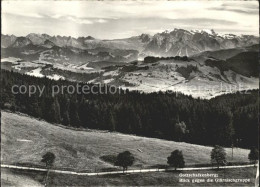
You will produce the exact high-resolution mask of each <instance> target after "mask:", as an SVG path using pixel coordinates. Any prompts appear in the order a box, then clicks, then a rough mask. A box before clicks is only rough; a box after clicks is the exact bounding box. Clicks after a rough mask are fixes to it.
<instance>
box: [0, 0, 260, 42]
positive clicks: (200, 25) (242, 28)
mask: <svg viewBox="0 0 260 187" xmlns="http://www.w3.org/2000/svg"><path fill="white" fill-rule="evenodd" d="M258 7H259V5H258V1H144V0H143V1H138V0H136V1H37V2H36V1H19V0H18V1H17V0H16V1H12V0H8V1H7V0H4V1H2V33H3V34H14V35H16V36H26V35H27V34H29V33H39V34H43V33H46V34H49V35H61V36H73V37H80V36H93V37H95V38H99V39H119V38H127V37H131V36H137V35H140V34H142V33H147V34H151V35H153V34H155V33H158V32H163V31H164V30H173V29H174V28H182V29H186V30H192V29H214V30H215V32H217V33H220V34H226V33H232V34H237V35H240V34H252V35H259V11H258Z"/></svg>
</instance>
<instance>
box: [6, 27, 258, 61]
mask: <svg viewBox="0 0 260 187" xmlns="http://www.w3.org/2000/svg"><path fill="white" fill-rule="evenodd" d="M46 43H48V44H49V45H47V44H46ZM257 43H258V37H256V36H252V35H241V36H236V35H233V34H225V35H220V34H217V33H216V32H215V31H214V30H191V31H187V30H184V29H173V30H166V31H164V32H162V33H157V34H155V35H154V36H151V35H149V34H142V35H140V36H133V37H130V38H126V39H115V40H100V39H95V38H93V37H91V36H87V37H78V38H74V37H70V36H49V35H47V34H35V33H31V34H28V35H27V36H26V37H16V36H14V35H11V36H9V35H2V43H1V47H2V48H21V47H26V46H28V45H30V44H31V45H35V46H43V47H48V48H51V47H53V46H54V45H55V46H58V47H72V48H78V49H82V50H88V49H95V48H109V49H124V50H129V49H130V50H137V51H138V53H139V55H140V56H143V57H144V56H147V55H152V56H164V57H166V56H177V55H178V56H191V55H193V54H197V53H200V52H203V51H212V50H219V49H228V48H235V47H244V46H249V45H253V44H257Z"/></svg>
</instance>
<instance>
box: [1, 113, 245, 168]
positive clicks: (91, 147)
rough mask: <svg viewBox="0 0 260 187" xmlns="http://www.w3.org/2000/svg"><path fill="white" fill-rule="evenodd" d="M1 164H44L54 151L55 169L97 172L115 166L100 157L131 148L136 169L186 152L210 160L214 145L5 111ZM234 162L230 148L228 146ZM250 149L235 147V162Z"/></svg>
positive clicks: (194, 159) (188, 158) (192, 158)
mask: <svg viewBox="0 0 260 187" xmlns="http://www.w3.org/2000/svg"><path fill="white" fill-rule="evenodd" d="M1 138H2V139H1V141H2V151H1V156H2V163H6V164H33V165H41V166H43V165H42V163H41V162H40V160H41V157H42V155H43V154H45V153H46V152H47V151H51V152H53V153H55V155H56V160H55V163H54V167H55V168H67V169H71V170H77V171H82V170H87V171H92V172H93V171H95V170H99V171H100V170H101V169H104V168H112V167H114V166H113V165H112V164H110V163H108V162H105V161H103V160H102V159H100V157H101V156H106V155H116V154H118V153H119V152H122V151H125V150H129V151H130V152H132V153H133V154H134V156H135V158H136V162H135V164H134V166H133V168H141V167H143V168H147V167H152V166H156V165H165V164H167V157H168V156H169V155H170V153H171V152H172V151H173V150H175V149H179V150H182V151H183V154H184V159H185V162H186V164H187V165H190V164H201V163H209V162H210V151H211V149H212V147H206V146H200V145H194V144H188V143H183V142H173V141H166V140H160V139H155V138H144V137H138V136H133V135H123V134H119V133H109V132H101V131H75V130H72V129H65V128H63V127H60V126H55V125H52V124H50V123H47V122H45V121H40V120H38V119H35V118H31V117H28V116H25V115H18V114H14V113H9V112H5V111H3V112H2V137H1ZM226 151H227V160H228V161H231V149H226ZM248 153H249V150H246V149H239V148H235V149H234V158H233V160H232V161H234V162H236V161H239V162H240V161H245V162H246V161H248V159H247V157H248Z"/></svg>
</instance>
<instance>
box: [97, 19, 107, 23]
mask: <svg viewBox="0 0 260 187" xmlns="http://www.w3.org/2000/svg"><path fill="white" fill-rule="evenodd" d="M97 22H98V23H106V22H107V20H104V19H98V20H97Z"/></svg>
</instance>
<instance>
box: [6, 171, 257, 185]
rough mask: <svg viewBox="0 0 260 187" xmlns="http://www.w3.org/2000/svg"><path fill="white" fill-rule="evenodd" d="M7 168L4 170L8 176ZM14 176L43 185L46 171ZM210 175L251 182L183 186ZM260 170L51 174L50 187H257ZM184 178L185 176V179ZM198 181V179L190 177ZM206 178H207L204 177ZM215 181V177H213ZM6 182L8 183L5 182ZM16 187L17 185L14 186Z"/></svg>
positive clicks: (17, 173)
mask: <svg viewBox="0 0 260 187" xmlns="http://www.w3.org/2000/svg"><path fill="white" fill-rule="evenodd" d="M5 172H6V169H2V173H5ZM11 172H12V173H13V175H20V176H23V177H26V178H27V179H28V178H31V179H34V180H35V182H39V184H43V183H44V179H45V174H46V173H45V172H35V171H21V170H11ZM192 173H201V174H202V173H210V174H218V177H217V179H220V178H233V179H250V182H247V183H241V182H239V183H234V182H233V183H223V182H219V183H216V182H212V183H204V182H203V183H192V182H188V183H183V182H179V180H180V177H179V176H180V174H192ZM255 174H256V168H239V169H226V170H205V171H185V172H154V173H137V174H122V175H104V176H75V175H64V174H55V173H50V175H49V182H48V184H49V186H254V182H255ZM182 178H184V177H182ZM190 179H191V180H192V179H195V177H193V178H190ZM200 179H203V178H200ZM212 179H214V178H212ZM2 181H5V180H4V179H2ZM13 184H14V183H13Z"/></svg>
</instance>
